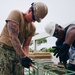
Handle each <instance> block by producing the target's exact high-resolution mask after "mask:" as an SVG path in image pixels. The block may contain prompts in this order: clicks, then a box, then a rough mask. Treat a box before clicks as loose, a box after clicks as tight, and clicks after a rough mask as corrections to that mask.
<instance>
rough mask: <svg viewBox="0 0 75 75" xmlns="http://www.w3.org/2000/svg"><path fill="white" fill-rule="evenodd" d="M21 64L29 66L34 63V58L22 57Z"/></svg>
mask: <svg viewBox="0 0 75 75" xmlns="http://www.w3.org/2000/svg"><path fill="white" fill-rule="evenodd" d="M20 61H21V64H22V66H23V67H25V68H29V67H30V64H33V62H32V60H31V59H30V58H28V57H25V58H20Z"/></svg>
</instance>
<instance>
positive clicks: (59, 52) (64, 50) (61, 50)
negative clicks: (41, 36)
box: [52, 44, 70, 68]
mask: <svg viewBox="0 0 75 75" xmlns="http://www.w3.org/2000/svg"><path fill="white" fill-rule="evenodd" d="M52 48H54V49H55V50H54V56H56V58H57V57H59V58H60V59H61V61H62V62H63V64H64V66H65V68H66V64H67V60H68V59H69V48H70V46H69V45H67V44H63V45H62V46H55V47H52Z"/></svg>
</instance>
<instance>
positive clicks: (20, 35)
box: [0, 2, 48, 75]
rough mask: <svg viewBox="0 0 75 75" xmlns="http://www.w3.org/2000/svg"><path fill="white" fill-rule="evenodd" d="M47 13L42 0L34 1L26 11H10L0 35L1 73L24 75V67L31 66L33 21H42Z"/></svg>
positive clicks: (0, 74)
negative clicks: (30, 50)
mask: <svg viewBox="0 0 75 75" xmlns="http://www.w3.org/2000/svg"><path fill="white" fill-rule="evenodd" d="M41 12H42V13H41ZM47 13H48V8H47V6H46V5H45V4H44V3H42V2H35V3H32V4H31V7H30V8H29V10H28V11H27V12H26V13H23V12H21V11H18V10H13V11H12V12H10V14H9V16H8V17H7V19H6V24H5V26H4V28H3V31H2V33H1V36H0V75H24V67H26V68H29V67H30V63H32V60H31V59H30V58H29V57H28V55H29V44H30V41H31V39H32V36H33V35H34V34H35V30H36V28H35V26H34V24H33V22H35V21H37V22H40V21H41V19H43V18H44V17H45V16H46V15H47Z"/></svg>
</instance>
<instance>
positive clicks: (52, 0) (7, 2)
mask: <svg viewBox="0 0 75 75" xmlns="http://www.w3.org/2000/svg"><path fill="white" fill-rule="evenodd" d="M39 1H40V2H43V3H45V4H46V5H47V6H48V14H47V16H46V17H45V18H44V19H43V20H42V22H41V23H37V22H35V26H36V32H37V33H42V32H44V31H45V29H44V27H45V25H46V24H47V23H49V22H55V23H58V24H60V25H62V26H64V25H65V24H68V23H71V22H73V21H75V0H1V2H0V33H1V31H2V29H3V27H4V25H5V20H6V18H7V17H8V15H9V13H10V12H11V11H12V10H14V9H17V10H20V11H23V12H26V11H27V10H28V9H29V7H30V5H31V3H32V2H39Z"/></svg>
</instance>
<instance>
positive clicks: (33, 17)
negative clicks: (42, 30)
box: [30, 3, 36, 21]
mask: <svg viewBox="0 0 75 75" xmlns="http://www.w3.org/2000/svg"><path fill="white" fill-rule="evenodd" d="M33 5H34V3H32V4H31V7H30V9H31V10H32V19H33V20H34V21H36V18H35V16H34V8H33Z"/></svg>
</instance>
